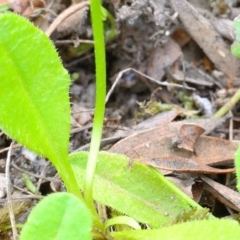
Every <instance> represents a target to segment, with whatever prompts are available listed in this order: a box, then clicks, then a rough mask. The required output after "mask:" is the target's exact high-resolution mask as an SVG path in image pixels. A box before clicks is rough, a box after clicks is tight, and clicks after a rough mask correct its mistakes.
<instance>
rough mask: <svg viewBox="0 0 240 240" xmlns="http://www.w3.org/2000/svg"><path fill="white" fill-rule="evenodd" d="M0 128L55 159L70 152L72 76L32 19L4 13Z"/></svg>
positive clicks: (1, 23)
mask: <svg viewBox="0 0 240 240" xmlns="http://www.w3.org/2000/svg"><path fill="white" fill-rule="evenodd" d="M0 56H1V58H0V97H1V101H0V127H1V128H2V130H3V131H4V132H5V133H7V134H8V135H9V136H10V137H12V138H13V139H15V140H17V141H18V142H20V143H21V144H23V145H25V146H26V147H27V148H29V149H31V150H33V151H34V152H36V153H38V154H40V155H42V156H45V157H48V158H50V159H51V160H52V161H54V160H56V159H58V158H60V159H61V158H63V157H65V158H66V156H67V153H68V140H69V131H70V106H69V96H68V91H69V84H70V80H69V76H68V74H67V72H66V70H65V69H64V68H63V66H62V64H61V61H60V59H59V57H58V55H57V52H56V50H55V49H54V47H53V45H52V44H51V42H50V40H49V39H48V38H47V36H46V35H45V34H44V33H43V32H42V31H40V30H39V29H37V28H36V27H34V26H33V24H31V23H30V22H29V21H28V20H26V19H24V18H22V17H20V16H18V15H16V14H11V13H6V14H2V15H0Z"/></svg>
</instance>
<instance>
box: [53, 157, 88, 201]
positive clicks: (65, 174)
mask: <svg viewBox="0 0 240 240" xmlns="http://www.w3.org/2000/svg"><path fill="white" fill-rule="evenodd" d="M54 163H55V162H54ZM54 166H55V167H56V169H57V170H58V173H59V175H60V177H61V178H62V180H63V182H64V184H65V186H66V188H67V191H68V192H69V193H72V194H74V195H75V196H76V197H78V198H79V199H80V200H82V201H84V199H83V196H82V194H81V192H80V189H79V187H78V184H77V180H76V178H75V176H74V173H73V170H72V168H71V165H70V163H69V161H68V159H66V160H65V161H63V160H62V161H59V162H58V164H54Z"/></svg>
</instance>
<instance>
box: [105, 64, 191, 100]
mask: <svg viewBox="0 0 240 240" xmlns="http://www.w3.org/2000/svg"><path fill="white" fill-rule="evenodd" d="M130 70H132V71H134V72H136V73H138V74H139V75H141V76H143V77H145V78H147V79H148V80H150V81H152V82H154V83H157V84H158V85H160V86H169V87H178V88H184V89H188V90H192V91H194V90H195V89H194V88H191V87H187V86H182V85H180V84H176V83H168V82H160V81H158V80H156V79H154V78H152V77H149V76H148V75H146V74H144V73H141V72H139V71H137V70H136V69H134V68H127V69H124V70H122V71H120V72H119V73H118V76H117V78H116V80H115V81H114V83H113V85H112V87H111V89H110V90H109V91H108V94H107V96H106V100H105V102H106V103H107V102H108V100H109V97H110V96H111V94H112V92H113V90H114V88H115V87H116V85H117V84H118V82H119V80H120V79H121V77H122V75H123V74H124V73H125V72H128V71H130Z"/></svg>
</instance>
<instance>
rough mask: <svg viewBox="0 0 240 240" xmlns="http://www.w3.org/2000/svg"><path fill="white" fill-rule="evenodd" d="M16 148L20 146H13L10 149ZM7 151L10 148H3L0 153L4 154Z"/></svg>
mask: <svg viewBox="0 0 240 240" xmlns="http://www.w3.org/2000/svg"><path fill="white" fill-rule="evenodd" d="M18 147H21V145H20V144H15V145H13V146H12V147H11V149H14V148H18ZM9 149H10V147H6V148H3V149H1V150H0V153H3V152H6V151H8V150H9Z"/></svg>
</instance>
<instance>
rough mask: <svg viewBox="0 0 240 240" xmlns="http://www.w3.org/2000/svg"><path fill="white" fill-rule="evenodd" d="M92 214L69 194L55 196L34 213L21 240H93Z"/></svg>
mask: <svg viewBox="0 0 240 240" xmlns="http://www.w3.org/2000/svg"><path fill="white" fill-rule="evenodd" d="M91 218H92V217H91V213H90V212H89V210H88V209H87V207H86V205H85V204H84V203H82V202H81V201H80V200H79V199H78V198H77V197H75V196H74V195H72V194H70V193H53V194H50V195H49V196H47V197H45V198H44V199H43V200H42V201H40V203H39V204H38V205H37V206H36V207H35V208H34V209H33V211H32V212H31V214H30V216H29V217H28V220H27V222H26V224H25V225H24V226H23V229H22V232H21V236H20V240H29V239H34V240H51V239H55V240H66V239H83V240H88V239H89V240H90V239H91V229H92V220H91Z"/></svg>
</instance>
